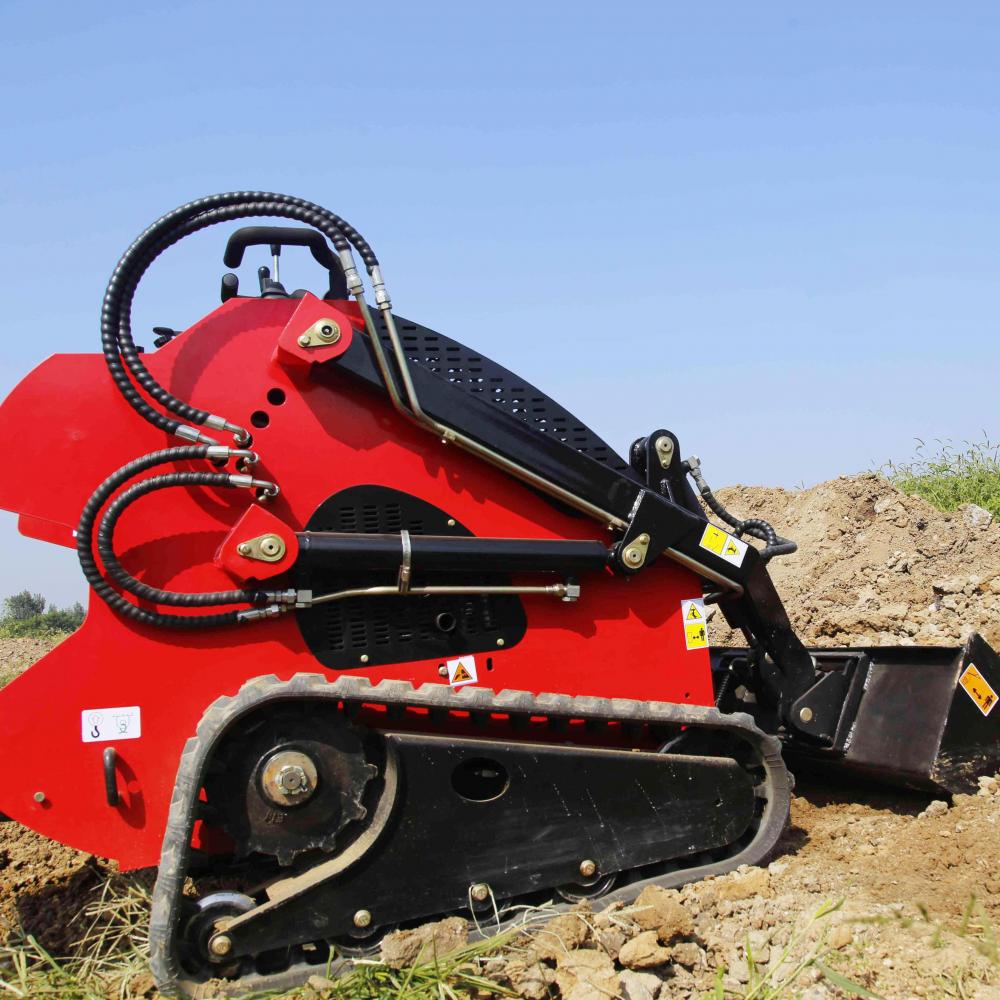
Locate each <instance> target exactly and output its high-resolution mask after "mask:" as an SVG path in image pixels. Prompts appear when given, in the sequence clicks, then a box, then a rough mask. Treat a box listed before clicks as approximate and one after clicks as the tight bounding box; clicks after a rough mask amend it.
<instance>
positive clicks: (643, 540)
mask: <svg viewBox="0 0 1000 1000" xmlns="http://www.w3.org/2000/svg"><path fill="white" fill-rule="evenodd" d="M638 541H639V542H640V543H641V544H642V545H649V535H647V534H646V533H645V532H643V533H642V534H641V535H640V536H639V539H638Z"/></svg>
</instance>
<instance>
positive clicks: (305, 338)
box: [299, 333, 312, 347]
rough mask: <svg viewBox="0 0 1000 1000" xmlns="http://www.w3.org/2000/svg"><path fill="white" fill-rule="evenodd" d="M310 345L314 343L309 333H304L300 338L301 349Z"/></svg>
mask: <svg viewBox="0 0 1000 1000" xmlns="http://www.w3.org/2000/svg"><path fill="white" fill-rule="evenodd" d="M310 343H312V341H310V339H309V334H308V333H304V334H302V336H301V337H299V347H308V346H309V345H310Z"/></svg>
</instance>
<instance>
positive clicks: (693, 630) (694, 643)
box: [684, 622, 708, 649]
mask: <svg viewBox="0 0 1000 1000" xmlns="http://www.w3.org/2000/svg"><path fill="white" fill-rule="evenodd" d="M684 641H685V643H686V644H687V648H688V649H704V648H705V647H706V646H707V645H708V629H707V628H705V626H704V624H703V623H702V622H695V623H693V624H690V625H685V626H684Z"/></svg>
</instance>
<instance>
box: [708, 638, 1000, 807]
mask: <svg viewBox="0 0 1000 1000" xmlns="http://www.w3.org/2000/svg"><path fill="white" fill-rule="evenodd" d="M809 652H810V653H811V654H812V655H813V656H814V657H815V659H816V661H817V666H818V668H819V670H820V671H821V672H822V673H825V674H827V675H830V680H831V681H832V682H833V683H832V685H831V687H832V688H833V689H836V690H838V691H839V692H840V697H842V699H843V700H842V702H841V707H840V708H839V712H838V719H837V722H836V724H835V726H834V727H832V732H831V733H830V739H829V741H825V742H826V743H828V745H816V744H812V743H810V742H808V741H806V740H804V739H802V738H801V737H798V736H794V735H784V736H783V741H784V755H785V758H786V759H787V760H788V762H789V765H790V766H791V767H792V769H793V770H795V769H798V770H817V771H822V772H824V773H828V774H833V775H838V776H843V775H852V774H853V775H855V776H857V777H861V778H868V779H872V780H875V781H879V782H883V783H888V784H893V785H901V786H903V787H907V788H914V789H922V790H927V791H934V792H945V793H949V794H951V793H958V792H974V791H975V790H976V789H977V785H978V779H979V778H980V777H983V776H986V775H993V774H996V773H997V772H998V771H1000V708H998V707H997V701H998V699H1000V655H998V654H997V653H996V652H995V651H994V650H993V649H992V648H991V647H990V645H989V644H988V643H987V642H986V641H985V640H984V639H983V638H982V636H980V635H977V634H974V635H972V636H970V637H969V638H968V639H967V640H966V642H965V643H964V644H963V645H962V646H960V647H954V646H952V647H934V646H883V647H857V648H842V649H816V648H812V649H810V650H809ZM745 656H746V651H745V650H735V649H722V650H718V651H716V653H715V664H714V667H715V669H716V670H718V671H728V669H729V666H730V664H732V663H733V661H734V660H736V659H739V658H741V657H743V658H745ZM717 676H718V675H717ZM838 700H839V698H838Z"/></svg>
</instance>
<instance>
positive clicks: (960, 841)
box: [485, 779, 1000, 1000]
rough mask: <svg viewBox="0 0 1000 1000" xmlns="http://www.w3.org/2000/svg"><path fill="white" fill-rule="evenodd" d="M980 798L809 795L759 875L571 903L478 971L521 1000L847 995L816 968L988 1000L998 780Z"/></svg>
mask: <svg viewBox="0 0 1000 1000" xmlns="http://www.w3.org/2000/svg"><path fill="white" fill-rule="evenodd" d="M982 786H983V787H982V789H981V791H980V793H979V794H978V795H975V796H971V795H970V796H958V797H956V799H955V802H954V804H953V805H952V806H951V807H950V808H949V807H948V805H947V804H946V803H944V802H941V801H934V802H932V803H931V804H930V805H928V802H927V800H926V799H924V798H921V797H919V796H899V795H892V794H886V793H870V794H868V795H866V796H865V801H864V803H854V804H850V805H845V804H843V802H842V801H838V797H841V796H842V795H843V790H842V789H839V790H834V789H829V790H823V789H821V788H814V789H813V790H812V791H811V793H810V795H809V796H808V797H807V798H803V797H798V798H796V799H795V801H794V803H793V808H792V825H791V827H790V828H789V830H788V831H787V833H786V835H785V837H784V840H783V842H782V845H781V850H780V852H779V855H778V858H777V859H776V860H775V861H773V862H772V863H771V864H770V866H769V867H768V868H766V869H761V868H747V869H743V870H741V871H738V872H735V873H732V874H730V875H726V876H723V877H721V878H716V879H710V880H707V881H704V882H699V883H695V884H693V885H689V886H686V887H685V888H683V889H682V890H680V891H668V890H662V889H654V890H648V889H647V890H645V891H644V893H643V894H642V895H641V896H640V897H639V899H638V900H637V901H636V903H635V904H633V905H632V906H629V907H621V906H617V907H609V908H607V909H600V908H599V907H600V903H599V902H598V903H595V904H594V906H595V908H596V910H597V911H596V912H595V910H594V909H592V908H591V906H590V905H588V904H584V905H582V906H581V907H579V908H578V910H577V912H576V913H575V914H572V915H569V916H562V917H558V918H556V919H555V920H553V921H552V922H550V923H549V924H547V926H545V927H543V928H542V929H541V930H539V931H536V932H534V934H532V935H530V936H527V937H525V938H524V939H523V940H521V941H520V942H519V943H518V944H517V945H516V946H515V948H514V949H512V952H511V954H509V955H505V956H502V957H499V958H496V959H493V960H491V961H490V962H489V963H488V964H487V967H486V969H485V971H486V973H487V974H489V975H492V976H494V977H495V978H496V980H497V981H502V982H503V983H505V984H506V985H509V986H511V987H512V988H513V989H514V990H515V991H517V992H518V993H519V994H520V995H521V996H524V997H529V998H533V1000H543V998H547V997H550V996H553V995H561V996H562V997H564V998H565V1000H596V998H598V997H605V998H606V997H608V996H620V997H624V998H632V1000H639V998H641V1000H652V998H654V997H662V998H666V997H669V998H671V1000H689V998H690V1000H695V998H699V997H705V996H709V995H711V996H715V995H721V993H719V994H716V992H715V990H716V988H717V986H716V984H717V979H719V978H721V984H722V987H723V989H724V990H725V995H726V996H727V997H728V996H731V995H740V996H742V995H744V993H749V992H750V991H751V990H752V989H753V987H754V985H755V984H756V983H757V982H759V980H761V979H762V978H763V977H766V976H770V979H769V980H768V982H769V985H770V986H772V987H774V988H775V989H777V988H778V987H781V990H780V992H775V993H774V994H772V993H770V992H764V991H763V990H761V991H760V995H766V996H772V995H774V996H781V997H789V998H790V997H794V996H801V997H809V998H810V1000H834V997H839V996H847V995H851V994H850V992H849V991H845V992H839V991H835V990H834V989H833V987H832V986H830V985H829V984H830V982H831V981H832V980H831V979H830V978H828V977H827V975H826V974H825V972H824V971H821V970H822V969H829V970H831V972H832V974H833V976H836V975H838V974H839V975H841V976H843V977H845V978H847V979H849V980H851V981H852V982H854V983H857V984H859V985H861V986H863V987H865V988H866V989H868V990H870V991H873V992H874V993H876V994H877V995H881V996H883V997H887V998H888V997H891V998H905V1000H909V998H916V997H924V996H935V997H936V996H941V997H945V996H956V997H966V998H976V1000H997V997H1000V964H998V962H1000V959H998V956H997V950H996V947H997V946H996V937H995V930H994V929H993V928H996V926H997V923H998V919H1000V869H998V861H1000V783H998V782H997V781H996V780H995V779H984V781H983V782H982ZM825 910H826V911H829V912H826V913H824V911H825ZM818 913H819V914H823V915H822V916H818V917H817V914H818ZM719 970H722V971H721V973H720V971H719ZM833 981H835V980H833ZM942 984H943V985H945V986H949V985H950V986H951V987H953V989H954V991H953V992H947V991H946V990H945V989H942V988H941V987H942ZM555 987H558V988H559V990H560V993H559V994H555ZM754 995H757V994H754Z"/></svg>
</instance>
